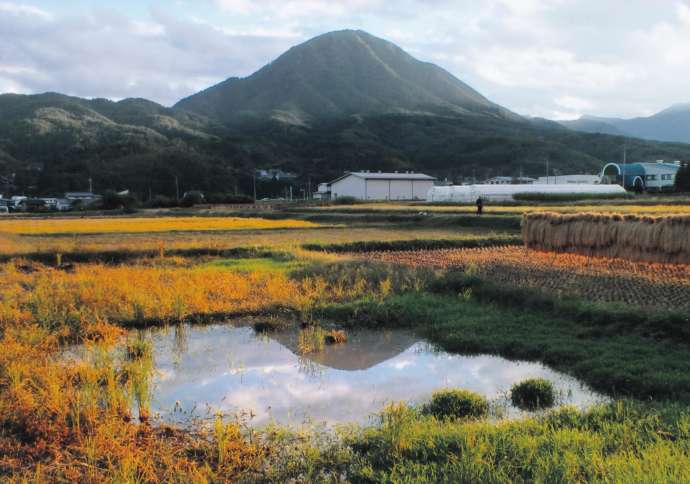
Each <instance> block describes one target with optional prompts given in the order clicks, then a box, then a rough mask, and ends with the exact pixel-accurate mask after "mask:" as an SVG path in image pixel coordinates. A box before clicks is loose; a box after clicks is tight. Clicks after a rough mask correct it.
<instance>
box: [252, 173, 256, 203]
mask: <svg viewBox="0 0 690 484" xmlns="http://www.w3.org/2000/svg"><path fill="white" fill-rule="evenodd" d="M252 184H253V186H254V203H256V168H252Z"/></svg>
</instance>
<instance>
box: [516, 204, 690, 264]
mask: <svg viewBox="0 0 690 484" xmlns="http://www.w3.org/2000/svg"><path fill="white" fill-rule="evenodd" d="M522 236H523V239H524V242H525V245H526V246H527V247H529V248H532V249H538V250H546V251H554V252H576V253H579V254H585V255H593V256H602V257H619V258H623V259H629V260H636V261H646V262H665V263H675V264H690V216H688V215H678V216H668V217H641V216H636V215H625V216H623V215H617V214H612V215H611V214H596V213H578V214H572V215H561V214H557V213H550V212H536V213H527V214H525V215H524V217H523V221H522Z"/></svg>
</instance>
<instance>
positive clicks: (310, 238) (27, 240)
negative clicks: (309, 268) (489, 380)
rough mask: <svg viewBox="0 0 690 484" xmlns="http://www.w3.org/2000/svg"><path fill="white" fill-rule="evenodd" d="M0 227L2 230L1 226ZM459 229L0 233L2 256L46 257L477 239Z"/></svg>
mask: <svg viewBox="0 0 690 484" xmlns="http://www.w3.org/2000/svg"><path fill="white" fill-rule="evenodd" d="M0 227H1V225H0ZM476 232H477V231H476V230H474V231H473V232H471V233H468V232H463V231H461V230H458V229H452V230H442V229H425V230H418V231H411V230H409V229H405V230H404V229H396V228H391V229H384V228H356V227H348V228H335V227H334V228H330V227H326V228H311V229H309V228H305V229H276V230H270V231H265V230H264V231H261V230H257V231H248V232H239V231H234V232H233V231H230V232H224V233H218V232H193V233H189V232H187V233H185V232H175V233H170V232H167V233H166V232H159V233H152V234H148V233H132V234H127V235H126V236H125V237H123V236H122V235H121V234H79V235H52V236H49V237H40V236H39V237H36V236H32V237H25V236H21V235H17V234H8V233H4V234H2V233H0V254H8V255H10V254H26V253H31V252H40V253H50V254H57V253H61V254H70V253H96V252H127V251H157V252H162V253H165V252H171V251H175V250H188V249H189V250H193V249H213V250H224V249H234V248H238V247H264V248H267V249H281V250H282V249H292V248H294V247H298V246H300V245H302V244H342V243H349V242H355V241H360V240H381V241H393V240H414V239H419V238H422V239H466V238H468V237H472V238H477V237H479V236H480V235H481V234H477V233H476Z"/></svg>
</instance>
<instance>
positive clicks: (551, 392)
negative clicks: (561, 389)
mask: <svg viewBox="0 0 690 484" xmlns="http://www.w3.org/2000/svg"><path fill="white" fill-rule="evenodd" d="M510 400H511V402H513V405H515V406H516V407H518V408H522V409H524V410H538V409H540V408H549V407H552V406H553V405H554V404H555V403H556V390H555V389H554V387H553V383H551V382H550V381H549V380H546V379H544V378H530V379H527V380H523V381H521V382H519V383H516V384H515V385H513V386H512V387H511V389H510Z"/></svg>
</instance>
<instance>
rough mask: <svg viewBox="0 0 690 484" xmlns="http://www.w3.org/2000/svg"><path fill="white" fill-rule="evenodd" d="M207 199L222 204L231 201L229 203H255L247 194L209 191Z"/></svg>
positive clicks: (209, 201)
mask: <svg viewBox="0 0 690 484" xmlns="http://www.w3.org/2000/svg"><path fill="white" fill-rule="evenodd" d="M205 198H206V201H207V202H208V203H214V204H220V203H229V204H240V203H254V199H253V198H252V197H248V196H247V195H235V194H232V193H217V192H216V193H209V194H208V195H206V197H205Z"/></svg>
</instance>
